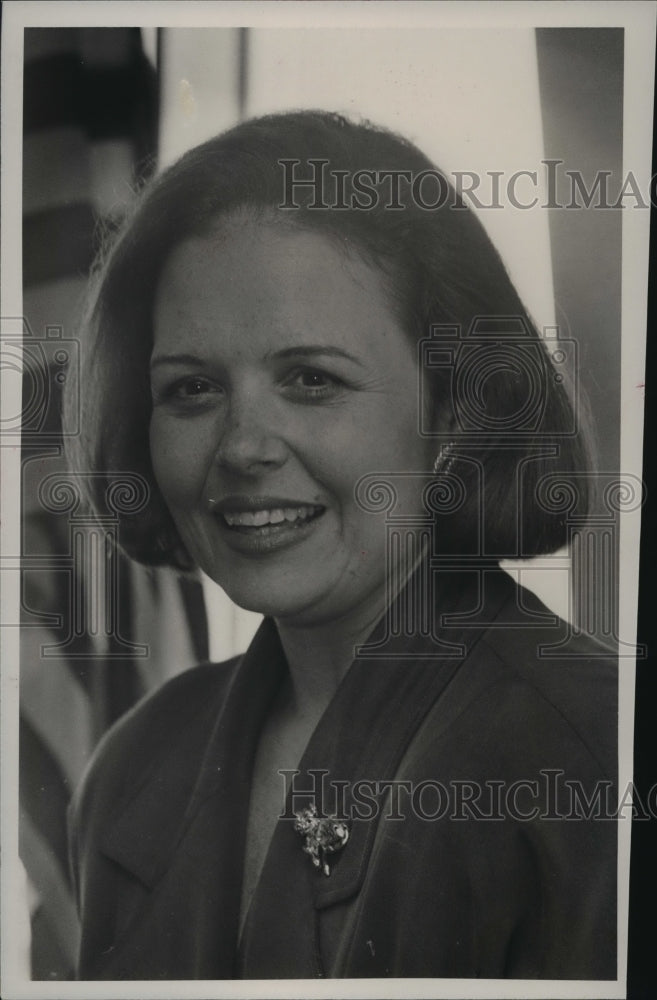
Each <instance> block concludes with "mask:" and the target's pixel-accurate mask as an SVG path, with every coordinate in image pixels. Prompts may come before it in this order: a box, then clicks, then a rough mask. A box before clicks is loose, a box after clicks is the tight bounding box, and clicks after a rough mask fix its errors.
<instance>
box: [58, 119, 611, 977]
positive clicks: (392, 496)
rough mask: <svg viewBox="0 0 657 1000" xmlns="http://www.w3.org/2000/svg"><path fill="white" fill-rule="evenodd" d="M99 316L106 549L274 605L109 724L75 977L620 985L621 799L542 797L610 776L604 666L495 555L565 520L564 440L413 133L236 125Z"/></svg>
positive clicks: (568, 415)
mask: <svg viewBox="0 0 657 1000" xmlns="http://www.w3.org/2000/svg"><path fill="white" fill-rule="evenodd" d="M418 177H420V181H419V182H418V180H417V178H418ZM391 184H394V185H395V187H394V188H393V187H391ZM430 184H433V185H435V187H434V189H433V193H431V191H430V188H429V186H428V185H430ZM443 185H445V186H444V187H443ZM368 192H369V193H368ZM86 337H87V348H88V357H89V360H88V362H87V367H86V369H83V373H82V378H81V381H80V386H79V389H80V391H81V394H82V421H81V425H82V427H83V428H84V432H83V436H82V438H81V439H80V441H79V453H78V455H77V456H76V457H75V458H74V460H75V461H76V462H77V463H78V466H79V467H81V468H83V469H86V470H89V469H92V470H94V471H96V472H98V473H101V475H97V476H95V477H92V478H90V479H89V482H90V483H91V485H92V486H93V487H94V488H95V489H96V490H97V495H96V500H99V498H102V496H103V494H104V490H105V489H106V488H107V486H108V484H109V483H111V481H112V476H113V475H114V474H118V473H120V472H121V470H126V469H129V470H131V471H137V472H139V473H140V474H141V475H142V476H143V477H144V480H145V481H146V483H147V484H148V486H149V490H150V495H149V500H148V503H147V505H146V506H145V507H144V508H143V509H141V510H139V511H136V512H135V514H134V515H133V516H132V517H131V518H126V519H125V524H124V525H123V534H122V539H123V545H124V547H125V549H126V550H127V551H128V552H129V553H130V554H131V555H132V556H134V557H135V558H137V559H140V560H142V561H145V562H148V563H152V564H153V563H169V564H172V565H175V566H177V567H179V568H181V569H186V570H189V569H192V568H193V567H195V566H198V567H200V568H202V569H203V570H204V571H205V572H206V573H207V574H209V575H210V576H211V577H212V578H213V579H214V580H215V581H216V582H217V583H219V584H220V585H221V586H222V587H223V588H224V589H225V590H226V592H227V593H228V594H229V596H230V597H231V598H232V599H233V600H234V601H235V602H236V603H237V604H239V605H241V606H242V607H245V608H249V609H251V610H255V611H259V612H261V613H263V614H264V615H265V616H266V617H265V620H264V622H263V624H262V626H261V628H260V630H259V631H258V633H257V635H256V637H255V639H254V640H253V642H252V644H251V646H250V648H249V650H248V651H247V653H246V654H245V655H244V656H243V657H237V658H236V659H234V660H231V661H230V662H228V663H224V664H220V665H216V664H214V665H204V666H200V667H198V668H196V669H194V670H191V671H187V672H185V673H183V674H181V675H180V676H178V677H177V678H175V679H174V680H173V681H171V682H170V683H168V684H167V685H165V686H164V687H163V688H162V689H160V690H159V691H158V692H157V693H156V694H155V695H154V696H152V697H150V698H149V699H147V700H146V701H145V702H143V703H142V704H141V705H139V706H138V707H137V708H136V709H135V710H134V711H133V712H131V713H130V714H129V715H128V716H127V717H126V718H124V719H123V720H122V721H121V722H120V723H119V724H118V726H116V727H115V728H114V729H113V730H112V731H111V732H110V733H109V735H108V736H107V737H106V738H105V740H104V741H103V743H102V745H101V747H100V748H99V750H98V752H97V754H96V757H95V759H94V761H93V763H92V765H91V767H90V769H89V771H88V773H87V776H86V779H85V781H84V783H83V787H82V789H81V790H80V791H79V793H78V795H77V798H76V801H75V803H74V809H73V823H72V858H73V870H74V874H75V880H76V886H77V892H78V898H79V903H80V912H81V918H82V928H83V931H82V946H81V955H80V970H79V972H80V976H81V977H82V978H90V979H158V978H163V979H185V978H208V979H231V978H256V979H265V978H270V977H301V978H313V977H317V976H346V977H356V976H421V977H452V976H463V977H495V978H497V977H527V978H530V977H540V978H550V979H558V978H610V977H612V978H613V977H614V976H615V920H616V918H615V871H616V861H615V850H616V848H615V830H614V826H613V824H612V823H611V822H609V821H606V822H605V821H597V822H596V821H594V820H593V819H592V818H591V810H589V814H588V816H586V815H581V814H578V815H575V814H574V813H573V812H572V809H571V811H570V814H568V812H567V809H566V812H565V813H564V805H565V800H563V799H564V797H563V794H562V793H563V791H564V789H569V790H571V791H572V785H573V783H575V784H577V783H579V784H578V785H577V787H578V788H579V789H580V790H581V791H582V794H583V795H586V796H588V797H589V798H590V797H591V796H593V795H595V794H597V793H598V792H599V790H600V788H601V787H605V788H607V787H608V786H609V785H611V783H612V782H613V780H614V775H615V731H616V721H615V718H616V717H615V690H616V687H615V685H616V681H615V672H614V667H613V664H612V663H611V662H610V661H608V660H606V659H604V658H601V654H600V650H599V649H598V648H597V647H595V646H594V644H592V643H591V642H589V641H588V640H586V639H584V638H580V639H577V640H574V642H575V646H574V645H573V641H571V642H570V645H569V653H570V654H571V655H570V656H569V658H567V659H566V658H560V657H559V656H558V655H557V652H558V650H556V648H555V647H556V646H558V643H559V640H560V638H562V637H563V629H562V628H560V623H558V622H557V620H556V619H555V617H554V616H551V615H550V614H549V613H548V612H547V610H546V609H545V608H544V607H543V606H542V605H541V604H540V603H539V602H538V601H537V600H535V599H534V598H533V597H532V596H531V595H529V594H527V593H526V592H524V591H521V590H518V589H517V588H516V587H515V586H514V584H513V583H512V581H511V580H510V578H509V577H508V576H507V575H506V574H504V573H503V572H502V571H501V570H500V569H499V568H498V566H497V562H498V560H499V559H500V558H503V557H504V556H509V555H515V556H517V555H522V556H530V555H535V554H538V553H544V552H549V551H553V550H554V549H556V548H558V547H559V546H560V545H562V544H563V543H564V542H565V541H566V540H567V534H566V531H567V525H566V523H565V518H564V515H563V511H562V509H561V508H559V505H558V504H557V505H556V508H555V505H554V504H553V505H552V507H551V506H550V503H549V495H550V488H551V487H550V484H552V487H554V483H555V481H557V480H558V478H559V477H561V481H563V479H564V476H565V477H566V478H567V476H568V474H570V473H573V472H580V471H581V470H582V469H583V468H584V462H585V449H584V447H583V445H582V443H581V440H580V436H578V435H574V434H573V413H572V409H571V406H570V403H569V399H568V396H567V394H566V392H565V390H564V383H563V381H562V380H561V377H560V376H558V375H557V374H556V368H555V367H553V364H552V362H551V360H550V358H549V356H548V352H547V351H546V349H545V347H544V345H543V344H542V343H541V341H540V339H539V337H538V335H537V333H536V330H535V328H534V327H533V325H532V323H531V321H530V319H529V317H528V316H527V313H526V311H525V310H524V308H523V306H522V303H521V302H520V300H519V297H518V295H517V293H516V291H515V289H514V288H513V285H512V284H511V282H510V280H509V278H508V276H507V274H506V272H505V270H504V267H503V265H502V263H501V261H500V259H499V257H498V255H497V253H496V252H495V250H494V248H493V247H492V245H491V244H490V241H489V240H488V238H487V236H486V235H485V233H484V231H483V229H482V227H481V225H480V224H479V223H478V221H477V220H476V219H475V218H474V216H473V215H472V214H471V213H470V212H469V211H467V210H466V209H465V208H464V206H463V205H462V204H461V203H460V202H459V201H458V199H457V198H456V195H455V194H454V192H453V191H452V190H451V189H450V188H449V186H447V185H446V182H445V181H444V179H442V178H441V177H440V175H439V174H438V173H437V172H436V171H435V170H434V168H433V167H432V165H431V164H430V162H429V161H428V160H427V159H426V157H424V155H423V154H421V153H420V152H419V151H418V150H417V149H415V147H413V146H412V145H410V144H409V143H407V142H405V141H404V140H402V139H400V138H399V137H397V136H394V135H392V134H390V133H388V132H386V131H383V130H379V129H376V128H374V127H372V126H370V125H361V124H359V125H356V124H352V123H350V122H348V121H347V120H345V119H343V118H341V117H339V116H337V115H332V114H327V113H321V112H300V113H291V114H284V115H279V116H273V117H269V118H263V119H259V120H254V121H250V122H246V123H244V124H242V125H239V126H237V127H236V128H234V129H233V130H232V131H230V132H228V133H226V134H225V135H223V136H220V137H218V138H217V139H214V140H212V141H211V142H209V143H207V144H205V145H204V146H201V147H199V148H198V149H194V150H192V151H191V152H190V153H188V154H187V155H186V156H185V157H183V159H182V160H181V161H180V162H179V163H177V164H176V165H174V166H173V167H172V168H171V169H170V170H169V171H167V172H166V173H165V174H163V175H162V176H161V177H160V178H159V179H158V180H157V181H156V182H155V183H154V184H153V186H152V187H151V188H150V189H149V190H148V191H147V192H146V194H145V196H144V197H143V198H142V200H141V203H140V205H139V207H138V208H137V210H136V213H135V215H134V218H133V219H132V220H131V221H130V222H129V223H128V224H127V226H126V227H125V229H124V231H123V233H122V235H121V236H120V238H119V240H118V241H117V242H116V244H115V245H114V247H113V249H112V250H111V252H110V253H109V255H108V257H107V259H106V261H105V262H104V264H103V266H102V268H101V269H100V271H99V276H98V281H97V283H96V291H95V297H94V300H93V303H92V308H91V310H90V313H89V319H88V322H87V328H86ZM554 477H557V480H555V478H554ZM546 484H547V485H546ZM553 492H554V491H553ZM546 498H547V499H546ZM93 499H94V498H93V497H92V500H93ZM582 503H584V501H583V500H582ZM577 513H578V514H580V515H581V514H582V513H583V510H582V509H579V510H578V511H577ZM573 654H574V655H573ZM560 781H561V784H559V782H560ZM568 782H570V784H568ZM601 783H602V784H601ZM557 791H559V801H557ZM571 798H572V796H571ZM580 801H581V796H580ZM566 815H568V818H566Z"/></svg>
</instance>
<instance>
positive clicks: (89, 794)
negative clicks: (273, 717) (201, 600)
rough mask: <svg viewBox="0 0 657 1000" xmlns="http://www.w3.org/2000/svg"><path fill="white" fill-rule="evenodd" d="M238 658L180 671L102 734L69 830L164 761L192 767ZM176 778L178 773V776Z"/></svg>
mask: <svg viewBox="0 0 657 1000" xmlns="http://www.w3.org/2000/svg"><path fill="white" fill-rule="evenodd" d="M240 660H241V657H235V658H233V659H231V660H227V661H225V662H224V663H218V664H217V663H207V664H202V665H200V666H197V667H192V668H191V669H189V670H185V671H183V673H181V674H178V675H177V676H176V677H173V678H172V679H171V680H169V681H167V682H166V683H165V684H163V685H162V686H161V687H160V688H158V689H157V690H156V691H154V692H153V693H151V694H149V695H147V696H146V697H145V698H143V699H142V700H141V701H139V702H138V703H137V704H136V705H135V706H134V707H133V708H132V709H130V710H129V711H128V712H127V713H126V714H125V715H124V716H122V717H121V718H120V719H119V720H118V722H116V723H115V724H114V725H113V726H112V727H111V728H110V729H109V730H108V731H107V733H105V735H104V736H103V738H102V739H101V740H100V742H99V744H98V746H97V747H96V750H95V751H94V754H93V756H92V758H91V760H90V762H89V764H88V765H87V768H86V770H85V773H84V775H83V776H82V780H81V782H80V784H79V786H78V788H77V790H76V792H75V795H74V796H73V799H72V802H71V806H70V809H69V813H70V823H71V826H72V827H73V829H74V830H75V829H80V828H84V827H86V826H87V825H88V821H89V820H90V819H91V818H92V817H93V825H97V824H98V823H102V821H103V817H106V816H107V815H108V814H111V812H113V811H114V809H115V808H116V806H117V805H118V804H119V803H121V802H123V801H125V800H127V799H129V798H131V797H132V796H133V795H134V794H135V793H136V792H138V791H139V789H140V787H141V786H142V785H143V784H145V783H146V782H147V781H148V779H149V777H150V775H151V774H152V772H153V771H154V770H155V769H156V768H159V767H161V766H162V762H163V760H169V761H170V762H171V767H172V769H173V772H175V773H176V774H177V772H179V771H181V769H183V768H184V769H187V770H188V771H189V769H190V768H192V769H193V768H194V766H195V765H196V764H198V762H199V761H200V759H201V757H202V754H203V752H204V750H205V746H206V743H207V740H208V738H209V735H210V732H211V730H212V726H213V725H214V723H215V722H216V719H217V715H218V713H219V710H220V708H221V705H222V703H223V700H224V697H225V694H226V691H227V689H228V686H229V684H230V681H231V678H232V677H233V675H234V673H235V670H236V669H237V666H238V665H239V663H240ZM178 776H179V777H180V775H178Z"/></svg>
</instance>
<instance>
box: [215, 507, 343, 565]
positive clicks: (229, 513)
mask: <svg viewBox="0 0 657 1000" xmlns="http://www.w3.org/2000/svg"><path fill="white" fill-rule="evenodd" d="M325 509H326V508H325V507H323V506H321V505H320V504H306V503H298V502H297V503H294V502H292V501H289V500H287V501H284V502H283V503H281V502H280V501H278V500H277V501H273V502H272V501H263V500H255V499H249V500H248V501H246V502H244V501H242V502H241V503H240V502H239V501H237V500H236V499H232V498H230V499H227V500H225V501H220V502H219V503H216V504H213V505H212V510H213V513H214V514H215V516H216V517H217V521H218V523H219V525H220V527H221V529H222V535H223V537H224V538H225V540H226V542H227V544H228V545H229V546H230V547H231V548H233V549H235V550H236V551H238V552H240V553H243V554H246V555H260V554H263V553H267V552H272V551H274V550H275V549H278V548H283V547H285V546H288V545H294V544H297V543H298V542H301V541H303V540H304V539H305V538H307V537H308V535H310V534H311V533H312V531H313V530H314V527H315V522H316V521H317V520H318V519H319V518H320V517H321V516H322V514H324V512H325Z"/></svg>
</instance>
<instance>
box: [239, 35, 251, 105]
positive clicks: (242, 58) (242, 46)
mask: <svg viewBox="0 0 657 1000" xmlns="http://www.w3.org/2000/svg"><path fill="white" fill-rule="evenodd" d="M237 45H238V57H237V113H238V115H239V117H240V118H244V117H245V115H246V102H247V99H248V78H249V29H248V28H239V37H238V43H237Z"/></svg>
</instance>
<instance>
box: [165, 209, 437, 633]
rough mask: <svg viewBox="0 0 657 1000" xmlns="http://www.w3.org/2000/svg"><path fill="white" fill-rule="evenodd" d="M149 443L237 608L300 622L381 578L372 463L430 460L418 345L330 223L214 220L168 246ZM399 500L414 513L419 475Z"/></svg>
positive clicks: (174, 509) (183, 527) (170, 498)
mask: <svg viewBox="0 0 657 1000" xmlns="http://www.w3.org/2000/svg"><path fill="white" fill-rule="evenodd" d="M151 363H152V390H153V416H152V422H151V431H150V442H151V454H152V461H153V468H154V472H155V476H156V479H157V482H158V484H159V486H160V489H161V491H162V493H163V495H164V498H165V500H166V502H167V504H168V506H169V509H170V511H171V514H172V516H173V519H174V521H175V523H176V526H177V528H178V530H179V532H180V535H181V537H182V539H183V541H184V543H185V545H186V547H187V550H188V551H189V553H190V555H191V556H192V558H193V559H194V560H195V561H196V562H197V564H198V565H199V566H200V567H201V568H202V569H203V570H204V571H205V572H206V573H207V574H208V575H209V576H210V577H212V578H213V579H214V580H215V581H216V582H217V583H219V584H220V585H221V586H222V587H223V588H224V590H225V591H226V592H227V593H228V594H229V596H230V597H231V598H232V599H233V600H234V601H235V602H236V603H237V604H239V605H241V606H242V607H245V608H249V609H251V610H254V611H260V612H262V613H264V614H272V615H274V616H276V617H279V618H281V619H283V618H285V619H288V620H289V621H290V622H298V623H300V624H312V623H319V622H323V623H326V622H330V621H332V620H337V619H338V618H340V617H341V616H343V615H345V614H348V613H350V612H353V611H354V610H356V609H357V608H358V607H359V606H360V605H363V607H365V606H366V605H367V604H368V602H371V601H372V600H373V599H374V598H375V597H376V595H380V594H381V588H382V587H383V584H384V579H385V578H384V570H385V545H386V528H385V523H384V518H383V515H375V514H371V513H367V512H365V511H363V510H362V509H361V507H360V506H359V505H358V503H357V502H356V499H355V497H354V486H355V484H356V482H357V481H358V480H359V479H360V477H361V476H363V475H364V474H366V473H371V472H377V473H381V474H382V475H385V473H386V472H388V473H390V472H398V471H408V472H416V473H417V472H428V471H429V470H430V468H431V463H432V459H433V452H434V450H435V449H434V447H432V442H431V441H430V440H427V439H422V438H420V436H419V434H418V432H417V427H418V404H417V399H418V369H417V364H416V360H415V351H414V349H413V347H412V345H411V344H410V342H409V340H408V338H407V337H406V336H405V334H404V332H403V330H402V329H401V326H400V324H399V322H398V320H397V319H396V318H395V316H394V315H393V312H392V310H391V308H390V305H389V303H388V296H387V294H386V291H385V288H384V283H383V278H382V276H381V275H380V274H379V272H378V271H377V270H375V269H374V268H372V267H370V266H369V265H367V264H366V263H365V262H364V260H362V259H361V258H360V257H357V256H355V255H350V256H347V255H346V254H344V253H342V252H340V251H339V250H338V249H337V248H336V247H335V246H334V245H333V243H332V242H330V240H328V239H327V238H326V237H324V236H322V235H320V234H317V233H313V232H305V231H302V230H294V229H288V228H287V227H286V228H283V227H277V226H276V225H275V224H266V223H257V222H251V223H244V222H242V223H240V224H238V223H237V222H229V223H225V224H224V225H223V226H222V227H221V229H219V230H218V232H217V234H216V235H213V236H211V237H207V238H205V237H203V238H194V239H190V240H188V241H187V242H185V243H183V244H181V245H180V246H178V247H177V248H176V249H175V250H174V251H173V253H172V255H171V256H170V258H169V260H168V262H167V264H166V267H165V269H164V271H163V273H162V276H161V279H160V283H159V286H158V290H157V295H156V303H155V312H154V349H153V355H152V361H151ZM407 482H408V485H407V486H405V487H404V488H400V487H399V485H398V484H397V489H398V492H399V507H398V508H397V509H396V513H401V512H402V509H403V512H405V513H414V512H418V513H419V512H421V511H422V509H423V508H422V505H421V502H420V496H419V493H420V491H419V489H418V485H417V483H418V480H417V477H414V478H411V477H407Z"/></svg>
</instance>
